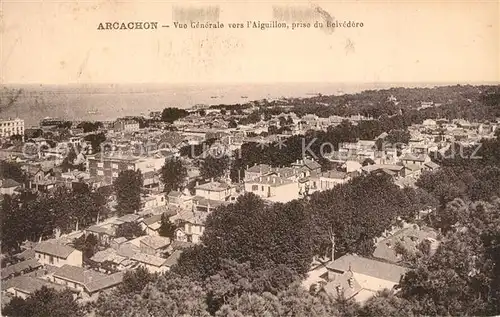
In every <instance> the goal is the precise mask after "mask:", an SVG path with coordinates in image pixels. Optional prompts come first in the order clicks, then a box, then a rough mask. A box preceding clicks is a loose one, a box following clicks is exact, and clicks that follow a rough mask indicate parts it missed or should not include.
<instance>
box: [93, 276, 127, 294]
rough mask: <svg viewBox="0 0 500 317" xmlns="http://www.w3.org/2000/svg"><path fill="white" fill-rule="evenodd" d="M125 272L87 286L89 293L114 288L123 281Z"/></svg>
mask: <svg viewBox="0 0 500 317" xmlns="http://www.w3.org/2000/svg"><path fill="white" fill-rule="evenodd" d="M123 275H124V272H118V273H114V274H111V275H108V276H106V277H103V278H101V279H98V280H94V281H91V282H89V283H88V284H86V285H85V288H86V289H87V291H88V292H89V293H94V292H97V291H99V290H102V289H106V288H109V287H113V286H115V285H118V284H120V283H121V282H122V281H123Z"/></svg>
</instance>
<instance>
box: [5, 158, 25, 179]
mask: <svg viewBox="0 0 500 317" xmlns="http://www.w3.org/2000/svg"><path fill="white" fill-rule="evenodd" d="M0 177H1V178H3V179H6V178H10V179H12V180H15V181H16V182H18V183H21V184H25V183H26V181H27V177H26V174H25V173H24V171H23V170H22V169H21V165H20V164H18V163H15V162H9V161H4V160H0Z"/></svg>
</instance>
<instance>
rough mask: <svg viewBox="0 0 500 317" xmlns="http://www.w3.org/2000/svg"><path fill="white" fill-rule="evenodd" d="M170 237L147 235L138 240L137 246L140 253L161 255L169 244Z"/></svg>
mask: <svg viewBox="0 0 500 317" xmlns="http://www.w3.org/2000/svg"><path fill="white" fill-rule="evenodd" d="M170 242H171V241H170V239H169V238H166V237H160V236H154V237H152V236H147V237H145V238H144V239H142V240H141V241H140V244H139V248H140V249H141V252H142V253H145V254H149V255H156V256H162V255H163V254H164V253H165V251H166V249H167V248H168V247H169V245H170Z"/></svg>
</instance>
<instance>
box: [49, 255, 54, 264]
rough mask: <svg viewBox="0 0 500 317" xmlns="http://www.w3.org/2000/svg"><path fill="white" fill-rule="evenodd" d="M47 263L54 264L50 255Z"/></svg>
mask: <svg viewBox="0 0 500 317" xmlns="http://www.w3.org/2000/svg"><path fill="white" fill-rule="evenodd" d="M49 263H50V264H54V257H53V256H52V255H51V256H50V258H49Z"/></svg>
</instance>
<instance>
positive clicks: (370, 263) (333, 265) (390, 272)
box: [327, 254, 407, 283]
mask: <svg viewBox="0 0 500 317" xmlns="http://www.w3.org/2000/svg"><path fill="white" fill-rule="evenodd" d="M327 268H328V269H329V270H336V271H341V272H347V271H349V268H351V270H352V272H355V273H360V274H364V275H368V276H372V277H376V278H379V279H382V280H387V281H391V282H393V283H399V280H400V278H401V276H402V275H403V274H404V273H406V271H407V269H406V268H404V267H401V266H398V265H395V264H390V263H384V262H380V261H377V260H372V259H368V258H365V257H361V256H358V255H352V254H348V255H344V256H342V257H340V258H339V259H337V260H335V261H333V262H330V263H329V264H328V265H327Z"/></svg>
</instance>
